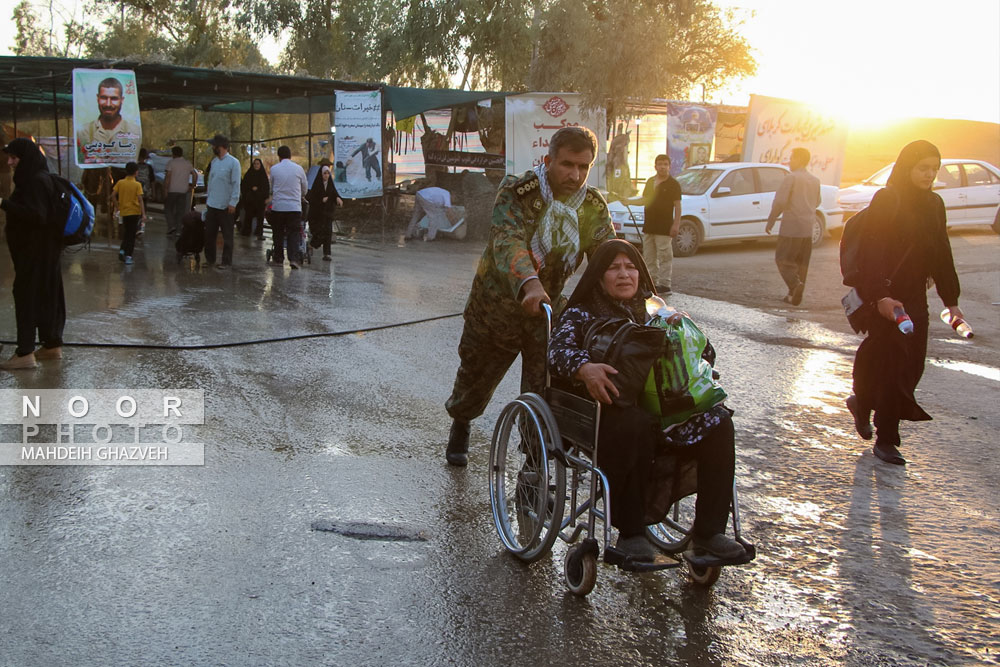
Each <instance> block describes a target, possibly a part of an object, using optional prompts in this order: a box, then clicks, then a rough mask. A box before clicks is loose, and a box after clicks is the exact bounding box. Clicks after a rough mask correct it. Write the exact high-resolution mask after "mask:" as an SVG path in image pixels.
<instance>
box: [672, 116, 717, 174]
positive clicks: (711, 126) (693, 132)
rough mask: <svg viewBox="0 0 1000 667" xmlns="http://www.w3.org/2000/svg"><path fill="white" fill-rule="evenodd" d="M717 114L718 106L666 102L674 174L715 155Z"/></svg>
mask: <svg viewBox="0 0 1000 667" xmlns="http://www.w3.org/2000/svg"><path fill="white" fill-rule="evenodd" d="M717 114H718V109H716V108H715V107H710V106H705V105H701V104H682V103H677V102H667V151H668V152H667V154H668V155H669V156H670V174H671V175H672V176H676V175H677V174H679V173H680V172H681V171H682V170H683V169H685V168H686V167H693V166H695V165H698V164H705V163H707V162H708V161H709V160H711V159H712V141H713V140H714V139H715V120H716V115H717Z"/></svg>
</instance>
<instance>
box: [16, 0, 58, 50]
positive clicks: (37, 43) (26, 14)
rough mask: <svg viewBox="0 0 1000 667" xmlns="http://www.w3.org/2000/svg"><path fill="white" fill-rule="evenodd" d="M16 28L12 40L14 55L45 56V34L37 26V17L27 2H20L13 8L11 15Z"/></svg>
mask: <svg viewBox="0 0 1000 667" xmlns="http://www.w3.org/2000/svg"><path fill="white" fill-rule="evenodd" d="M11 18H12V19H13V20H14V25H15V26H16V27H17V37H15V38H14V54H15V55H18V56H47V55H49V52H48V45H47V44H46V43H45V33H43V32H42V29H41V28H40V27H39V25H38V16H37V15H36V14H35V12H34V11H33V10H32V8H31V3H30V2H29V1H28V0H21V2H19V3H17V6H16V7H14V12H13V14H12V15H11Z"/></svg>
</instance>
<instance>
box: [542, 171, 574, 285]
mask: <svg viewBox="0 0 1000 667" xmlns="http://www.w3.org/2000/svg"><path fill="white" fill-rule="evenodd" d="M546 171H547V170H546V168H545V165H544V164H540V165H538V166H537V167H535V174H536V175H537V176H538V183H539V186H540V187H539V191H540V192H541V195H542V200H543V201H544V202H545V212H544V213H543V214H542V219H541V220H539V222H538V231H537V232H536V233H535V236H534V237H533V238H532V239H531V254H532V256H533V257H534V260H535V264H536V265H537V266H538V268H539V269H541V268H542V267H543V266H545V258H546V257H548V256H549V254H550V253H552V252H555V253H556V254H557V255H558V257H559V259H560V260H561V261H562V263H563V278H568V277H569V276H570V275H572V273H573V271H575V270H576V267H577V265H578V264H579V260H580V219H579V215H578V211H579V209H580V207H581V206H583V200H584V198H585V197H586V196H587V186H583V187H582V188H580V189H579V190H578V191H577V192H575V193H574V194H573V195H572V196H571V197H570V198H569V199H568V200H567V201H566V202H561V201H559V200H558V199H556V198H555V197H553V196H552V187H551V186H550V185H549V179H548V175H547V173H546Z"/></svg>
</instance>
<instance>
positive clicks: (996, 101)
mask: <svg viewBox="0 0 1000 667" xmlns="http://www.w3.org/2000/svg"><path fill="white" fill-rule="evenodd" d="M77 3H78V0H61V1H60V0H57V2H56V4H57V5H61V6H64V7H73V6H75V5H77ZM715 3H716V4H717V5H718V6H720V7H724V8H734V9H737V10H739V11H740V13H741V14H742V15H744V16H747V18H746V23H745V25H744V26H743V27H742V28H741V32H742V33H743V35H744V36H745V37H746V38H747V40H748V41H749V42H750V44H751V45H752V46H753V47H754V50H755V56H756V58H757V62H758V65H759V69H758V74H757V75H756V76H755V77H753V78H752V79H750V80H748V81H745V82H743V83H741V84H739V85H737V86H735V87H733V88H731V89H728V90H726V91H723V92H722V93H721V94H718V95H710V99H709V101H714V102H718V101H721V102H724V103H726V104H738V105H745V104H747V103H748V102H749V99H750V98H749V95H750V93H757V94H761V95H771V96H774V97H785V98H789V99H793V100H799V101H802V102H809V103H813V104H816V105H818V106H820V107H822V108H824V109H826V110H827V111H829V112H831V113H835V114H838V115H842V116H844V117H845V118H846V119H848V120H850V121H852V122H853V123H864V122H872V123H876V122H879V121H884V120H890V119H893V118H900V117H910V116H917V117H934V118H965V119H969V120H982V121H989V122H994V123H1000V1H998V0H950V2H949V1H948V0H837V1H836V2H824V3H820V2H815V1H813V0H715ZM35 4H36V6H37V7H40V8H41V7H44V6H46V5H47V2H41V0H37V1H36V3H35ZM14 5H15V0H0V53H2V54H10V53H11V49H12V48H13V45H14V36H15V34H16V32H15V29H14V24H13V22H12V21H10V20H9V19H10V12H12V11H13V7H14ZM750 11H753V12H755V15H754V16H749V13H750ZM40 13H42V12H40ZM282 41H283V40H282ZM261 49H262V51H263V52H264V55H265V56H266V57H267V58H268V59H269V60H271V61H272V62H275V61H276V60H277V56H278V53H279V51H280V47H279V46H278V44H277V43H276V42H275V41H274V40H264V41H263V42H262V43H261Z"/></svg>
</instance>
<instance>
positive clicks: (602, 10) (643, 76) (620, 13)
mask: <svg viewBox="0 0 1000 667" xmlns="http://www.w3.org/2000/svg"><path fill="white" fill-rule="evenodd" d="M582 7H583V8H581V5H580V4H579V2H578V0H555V1H554V2H553V3H552V4H551V5H550V6H549V8H548V10H547V11H546V15H545V19H544V22H543V24H542V26H541V30H540V33H539V41H538V44H539V58H538V61H537V63H536V64H535V66H534V67H533V68H532V71H531V75H530V83H531V87H532V88H534V89H535V90H572V91H576V92H580V93H583V94H584V96H585V98H586V99H587V101H588V102H589V103H590V104H592V105H595V106H596V105H603V104H604V103H607V102H609V103H611V104H612V105H613V106H615V107H616V108H622V107H623V106H624V104H625V103H626V102H627V101H632V102H637V103H640V104H641V103H644V102H647V101H649V100H650V99H652V98H668V99H677V98H683V97H684V96H686V95H688V94H689V93H690V91H691V89H692V88H693V87H695V85H697V84H702V85H704V86H705V88H706V90H714V89H716V88H718V87H720V86H721V85H722V84H723V83H724V82H725V81H726V80H727V79H731V78H736V77H739V76H745V75H749V74H752V73H753V72H754V71H755V69H756V64H755V63H754V61H753V59H752V57H751V56H750V52H749V45H748V44H747V43H746V41H745V40H744V39H743V38H742V37H740V36H739V35H738V34H737V33H736V32H735V30H734V29H733V28H732V27H730V24H731V23H732V15H731V14H730V15H725V16H724V15H722V14H721V13H720V12H719V10H718V9H717V8H716V7H715V6H714V5H712V4H711V3H709V2H705V1H703V0H680V1H676V2H665V1H664V0H593V1H592V2H589V3H587V4H585V5H583V6H582ZM595 45H597V48H595Z"/></svg>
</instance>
